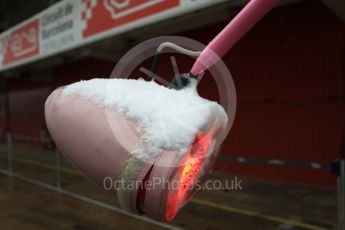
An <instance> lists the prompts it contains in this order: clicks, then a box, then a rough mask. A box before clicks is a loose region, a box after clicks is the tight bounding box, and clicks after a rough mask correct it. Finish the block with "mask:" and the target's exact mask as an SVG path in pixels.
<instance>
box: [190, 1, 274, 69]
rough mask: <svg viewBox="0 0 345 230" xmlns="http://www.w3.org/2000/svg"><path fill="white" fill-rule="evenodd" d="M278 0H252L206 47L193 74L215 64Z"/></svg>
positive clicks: (195, 65) (197, 61) (195, 64)
mask: <svg viewBox="0 0 345 230" xmlns="http://www.w3.org/2000/svg"><path fill="white" fill-rule="evenodd" d="M277 2H278V0H251V1H250V2H249V3H248V4H247V5H246V6H245V7H244V8H243V10H242V11H241V12H240V13H239V14H238V15H237V16H236V17H235V18H234V19H233V20H232V21H231V22H230V23H229V24H228V25H227V26H226V27H225V28H224V29H223V30H222V31H221V32H220V33H219V34H218V35H217V36H216V37H215V38H214V39H213V40H212V41H211V42H210V43H209V44H208V45H207V47H205V49H204V50H203V51H202V52H201V54H200V56H199V57H198V59H197V60H196V62H195V63H194V65H193V67H192V70H191V71H190V72H191V74H192V75H194V76H198V75H199V74H201V73H202V72H203V71H205V70H206V69H208V68H209V67H211V66H212V65H213V64H215V63H216V62H217V61H218V60H219V59H220V58H222V57H223V56H224V54H226V53H227V52H228V51H229V50H230V49H231V48H232V47H233V46H234V45H235V44H236V42H238V41H239V40H240V39H241V38H242V37H243V36H244V35H245V34H246V33H247V32H248V31H249V30H250V29H251V28H252V27H253V26H254V25H255V24H256V23H257V22H258V21H259V20H260V19H261V18H262V17H263V16H264V15H265V14H266V13H267V12H268V11H269V10H270V9H271V8H272V7H273V6H274V5H275V4H276V3H277Z"/></svg>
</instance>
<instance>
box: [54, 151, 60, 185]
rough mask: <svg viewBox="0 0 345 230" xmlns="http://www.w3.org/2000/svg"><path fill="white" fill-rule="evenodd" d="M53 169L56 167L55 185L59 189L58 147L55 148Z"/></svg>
mask: <svg viewBox="0 0 345 230" xmlns="http://www.w3.org/2000/svg"><path fill="white" fill-rule="evenodd" d="M55 169H56V187H57V188H58V189H61V160H60V152H59V149H58V148H55Z"/></svg>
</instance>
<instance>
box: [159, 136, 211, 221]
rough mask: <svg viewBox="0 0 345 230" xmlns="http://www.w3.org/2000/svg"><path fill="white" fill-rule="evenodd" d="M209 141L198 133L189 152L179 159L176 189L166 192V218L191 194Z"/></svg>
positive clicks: (170, 217) (172, 215)
mask: <svg viewBox="0 0 345 230" xmlns="http://www.w3.org/2000/svg"><path fill="white" fill-rule="evenodd" d="M209 143H210V137H209V136H207V135H204V134H198V135H197V137H196V138H195V140H194V142H193V144H192V147H191V148H190V150H189V152H188V153H187V154H186V155H185V156H184V157H183V158H182V160H181V161H180V167H179V169H178V171H177V175H179V178H178V190H176V191H171V192H169V194H168V200H167V208H166V212H165V217H166V219H167V220H171V219H172V218H174V216H175V215H176V213H177V211H178V210H179V209H180V208H181V207H182V206H183V205H184V204H185V203H186V202H187V201H188V199H189V198H190V197H191V195H192V194H193V186H194V185H195V182H196V180H197V178H198V175H199V173H200V170H201V169H202V166H203V164H204V161H205V158H206V154H207V149H208V146H209Z"/></svg>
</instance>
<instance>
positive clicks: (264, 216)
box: [191, 198, 327, 230]
mask: <svg viewBox="0 0 345 230" xmlns="http://www.w3.org/2000/svg"><path fill="white" fill-rule="evenodd" d="M191 202H192V203H195V204H199V205H204V206H208V207H211V208H216V209H221V210H223V211H227V212H233V213H237V214H241V215H245V216H252V217H257V218H261V219H265V220H269V221H274V222H279V223H283V224H289V225H293V226H296V227H301V228H304V229H310V230H327V229H326V228H323V227H319V226H316V225H312V224H307V223H303V222H299V221H295V220H290V219H285V218H282V217H277V216H272V215H267V214H261V213H258V212H254V211H248V210H245V209H240V208H234V207H230V206H227V205H223V204H217V203H213V202H209V201H205V200H200V199H195V198H193V199H192V200H191Z"/></svg>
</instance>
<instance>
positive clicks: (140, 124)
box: [45, 79, 227, 221]
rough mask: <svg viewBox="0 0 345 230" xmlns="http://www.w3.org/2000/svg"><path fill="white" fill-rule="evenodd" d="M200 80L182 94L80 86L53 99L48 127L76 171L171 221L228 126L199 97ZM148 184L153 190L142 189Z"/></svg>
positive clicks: (138, 85)
mask: <svg viewBox="0 0 345 230" xmlns="http://www.w3.org/2000/svg"><path fill="white" fill-rule="evenodd" d="M196 83H197V82H196V81H195V80H191V83H190V85H189V86H188V87H187V88H184V89H182V90H175V89H169V88H166V87H164V86H161V85H159V84H157V83H155V82H146V81H140V80H126V79H93V80H90V81H82V82H78V83H74V84H71V85H69V86H66V87H61V88H58V89H56V90H55V91H54V92H53V93H52V94H51V95H50V96H49V97H48V99H47V101H46V104H45V117H46V123H47V127H48V129H49V131H50V134H51V136H52V138H53V139H54V141H55V143H56V145H57V147H58V148H59V150H60V151H61V152H62V153H63V154H64V155H65V157H66V158H67V159H68V160H69V161H70V162H71V163H72V164H73V165H74V166H75V167H76V168H77V169H78V170H80V171H81V172H82V173H83V174H84V175H85V176H87V177H88V178H89V179H90V180H91V181H92V182H94V183H96V184H99V185H101V186H102V187H103V188H105V189H106V190H109V189H110V188H112V189H111V191H112V192H114V190H116V193H117V197H118V201H119V203H120V205H121V206H122V208H124V209H125V210H127V211H129V212H132V213H137V214H145V215H147V216H149V217H151V218H153V219H156V220H160V221H167V220H171V219H172V218H174V216H175V215H176V213H177V212H178V210H179V209H180V208H181V207H182V206H183V205H184V204H185V203H186V202H187V201H188V200H189V198H190V197H191V196H192V194H193V193H194V192H195V191H194V190H188V189H186V188H187V187H189V186H190V185H191V183H192V182H194V181H196V180H198V181H199V180H202V179H203V178H204V176H205V175H207V173H208V171H209V170H210V168H211V166H212V162H213V160H214V158H215V157H216V153H217V152H218V149H219V146H220V144H221V141H222V140H223V138H224V133H225V130H226V126H227V115H226V113H225V111H224V110H223V108H222V107H221V106H220V105H219V104H217V103H216V102H212V101H208V100H206V99H203V98H201V97H200V96H199V95H198V94H197V91H196ZM157 179H159V180H160V182H161V183H158V184H157ZM148 181H149V182H151V184H155V183H156V184H155V187H153V188H152V187H151V188H150V189H146V187H145V186H144V188H143V187H142V186H143V185H144V184H145V183H146V182H148ZM118 182H121V183H120V184H121V186H120V187H118V186H116V187H113V186H114V185H115V183H116V184H117V185H119V184H118ZM163 182H170V183H171V184H172V185H174V184H175V185H176V183H177V184H178V185H179V186H178V187H177V190H176V186H173V187H169V186H167V185H166V184H164V183H163ZM199 182H200V181H199ZM149 184H150V183H149ZM112 194H113V193H112Z"/></svg>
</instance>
